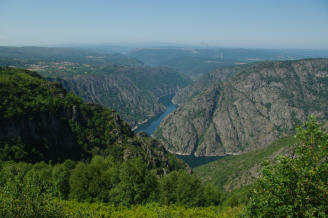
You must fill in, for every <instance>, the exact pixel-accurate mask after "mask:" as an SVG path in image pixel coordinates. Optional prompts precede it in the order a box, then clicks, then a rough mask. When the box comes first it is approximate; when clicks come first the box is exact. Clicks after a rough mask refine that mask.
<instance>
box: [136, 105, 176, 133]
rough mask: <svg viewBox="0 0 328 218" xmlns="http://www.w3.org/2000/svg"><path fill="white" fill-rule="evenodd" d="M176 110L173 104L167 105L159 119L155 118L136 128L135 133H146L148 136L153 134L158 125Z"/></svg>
mask: <svg viewBox="0 0 328 218" xmlns="http://www.w3.org/2000/svg"><path fill="white" fill-rule="evenodd" d="M176 108H177V105H175V104H172V103H171V104H169V105H167V106H166V110H165V112H164V113H162V114H161V115H160V116H159V117H156V118H155V119H153V120H151V121H149V122H147V123H145V124H143V125H142V126H141V127H140V128H138V129H137V130H136V131H137V132H146V133H147V134H148V135H152V134H153V132H154V131H155V130H156V129H157V127H158V126H159V124H161V122H162V120H163V119H164V118H165V117H166V116H167V115H168V114H169V113H171V112H173V111H175V109H176Z"/></svg>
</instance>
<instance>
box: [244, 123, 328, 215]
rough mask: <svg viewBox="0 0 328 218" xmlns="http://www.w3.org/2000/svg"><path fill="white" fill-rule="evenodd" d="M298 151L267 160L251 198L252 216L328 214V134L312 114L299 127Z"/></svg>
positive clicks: (249, 211)
mask: <svg viewBox="0 0 328 218" xmlns="http://www.w3.org/2000/svg"><path fill="white" fill-rule="evenodd" d="M297 132H298V133H297V135H296V137H297V138H298V139H299V143H298V144H297V146H296V148H295V154H291V155H289V156H288V157H287V156H285V157H279V158H277V159H276V163H275V164H270V163H269V162H266V163H265V167H264V169H263V172H262V173H263V176H262V177H261V178H260V179H259V180H258V181H257V182H256V185H255V189H254V191H253V193H252V196H251V198H250V203H249V206H248V211H247V213H248V216H250V217H254V216H256V217H326V216H327V215H328V160H327V157H328V134H327V132H325V131H323V130H321V129H320V127H319V125H318V123H317V122H316V120H315V119H314V118H313V117H310V118H309V120H308V122H306V123H304V125H303V126H302V127H300V128H298V131H297Z"/></svg>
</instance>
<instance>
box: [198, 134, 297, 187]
mask: <svg viewBox="0 0 328 218" xmlns="http://www.w3.org/2000/svg"><path fill="white" fill-rule="evenodd" d="M296 142H297V139H295V138H294V137H285V138H281V139H278V140H276V141H275V142H274V143H272V144H271V145H270V146H268V147H267V148H264V149H259V150H256V151H252V152H248V153H246V154H241V155H237V156H226V157H224V158H221V159H219V160H215V161H212V162H210V163H207V164H205V165H202V166H199V167H196V168H194V172H195V174H196V175H197V176H198V177H199V178H202V180H203V181H204V182H207V183H210V184H213V185H215V186H218V187H219V188H220V189H224V188H226V190H229V191H230V190H233V189H236V188H239V187H241V186H243V185H248V184H249V183H252V181H255V179H256V178H255V177H252V175H251V170H258V171H260V169H259V168H260V164H259V163H261V162H262V161H263V160H265V159H268V158H271V157H272V156H273V155H274V154H275V153H277V152H281V151H283V150H288V149H290V147H291V146H292V145H293V144H294V143H296ZM244 178H245V179H244ZM243 180H245V182H243ZM247 182H248V183H247ZM245 183H246V184H245Z"/></svg>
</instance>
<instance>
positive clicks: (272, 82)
mask: <svg viewBox="0 0 328 218" xmlns="http://www.w3.org/2000/svg"><path fill="white" fill-rule="evenodd" d="M232 71H233V70H232ZM236 72H237V71H236ZM214 74H215V73H214ZM218 77H219V76H218ZM211 78H213V77H211ZM206 82H207V88H205V89H202V90H199V89H198V90H197V88H196V89H190V88H189V90H188V88H186V89H185V90H187V91H186V92H187V93H180V94H179V96H180V97H179V98H177V97H176V98H175V99H179V100H178V102H184V103H182V104H181V105H179V107H178V109H177V110H176V111H175V112H174V113H172V114H170V115H169V116H168V117H166V118H165V119H164V120H163V122H162V123H161V125H160V127H159V128H158V130H157V131H156V133H155V136H156V137H157V138H159V139H160V140H162V141H163V142H165V144H166V146H167V149H168V150H169V151H170V152H173V153H177V154H184V155H190V154H194V155H195V156H220V155H226V154H239V153H243V152H248V151H251V150H254V149H257V148H261V147H266V146H268V145H269V144H271V143H272V142H273V141H274V140H275V139H277V138H278V137H280V136H283V135H286V134H287V133H290V132H291V131H293V130H294V128H295V126H296V125H297V124H299V123H300V122H302V121H304V120H305V119H306V117H307V116H308V115H309V114H314V115H315V116H317V117H319V118H323V119H326V118H327V117H328V113H327V111H328V59H313V60H300V61H284V62H281V61H279V62H263V63H256V64H251V65H247V66H243V67H242V68H239V69H238V72H237V74H236V75H235V76H233V77H232V78H230V79H227V80H225V81H223V82H219V80H216V79H212V82H210V81H206ZM202 83H203V84H204V83H205V82H204V81H202ZM198 87H201V86H198ZM185 90H183V91H185ZM183 91H182V92H183ZM197 92H199V93H198V94H196V95H195V96H194V97H192V96H193V95H194V94H190V93H197ZM181 96H187V97H186V98H184V97H181ZM190 96H191V97H190ZM176 101H177V100H176Z"/></svg>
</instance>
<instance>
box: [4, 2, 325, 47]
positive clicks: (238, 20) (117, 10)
mask: <svg viewBox="0 0 328 218" xmlns="http://www.w3.org/2000/svg"><path fill="white" fill-rule="evenodd" d="M119 42H131V43H135V42H137V43H140V42H169V43H183V44H195V45H199V44H201V43H206V44H209V45H216V46H225V47H245V48H314V49H317V48H319V49H328V0H225V1H223V0H222V1H221V0H188V1H187V0H162V1H159V0H152V1H150V0H107V1H105V0H90V1H87V0H20V1H19V0H0V45H52V44H61V43H94V44H97V43H119Z"/></svg>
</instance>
